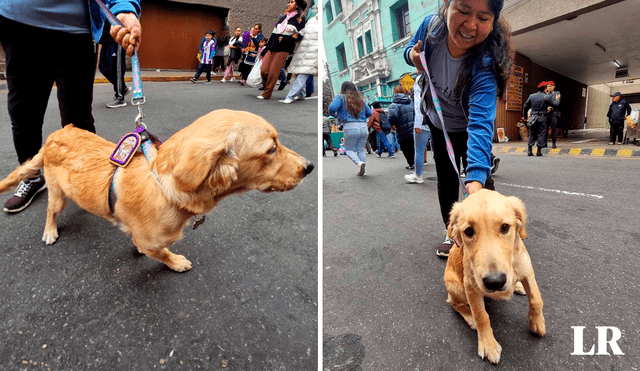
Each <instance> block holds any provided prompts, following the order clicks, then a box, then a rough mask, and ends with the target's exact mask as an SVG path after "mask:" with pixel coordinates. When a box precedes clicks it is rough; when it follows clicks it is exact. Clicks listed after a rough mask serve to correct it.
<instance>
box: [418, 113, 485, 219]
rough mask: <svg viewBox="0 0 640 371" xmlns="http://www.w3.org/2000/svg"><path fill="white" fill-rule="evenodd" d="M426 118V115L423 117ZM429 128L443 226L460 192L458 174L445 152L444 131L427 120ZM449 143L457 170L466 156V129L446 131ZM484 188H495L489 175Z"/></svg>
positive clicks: (467, 136)
mask: <svg viewBox="0 0 640 371" xmlns="http://www.w3.org/2000/svg"><path fill="white" fill-rule="evenodd" d="M425 119H426V117H425ZM429 129H431V149H432V150H433V161H434V162H435V164H436V175H437V178H438V182H437V187H438V201H439V202H440V213H441V214H442V221H443V222H444V224H445V226H446V225H448V224H449V213H450V212H451V208H452V207H453V204H454V203H456V202H458V194H459V193H460V182H459V180H458V174H456V170H455V169H454V167H453V164H452V163H451V160H450V159H449V154H448V152H447V145H446V142H445V139H444V133H443V132H442V130H440V129H438V128H436V127H435V126H433V124H431V122H429ZM447 134H448V135H449V139H450V140H451V145H452V146H453V153H454V154H455V161H456V166H457V167H458V170H460V165H461V162H462V160H463V158H465V162H466V157H467V140H468V138H469V134H468V133H467V132H466V131H462V132H456V133H451V132H447ZM484 188H487V189H490V190H495V186H494V183H493V179H491V175H489V176H488V177H487V179H486V180H485V184H484Z"/></svg>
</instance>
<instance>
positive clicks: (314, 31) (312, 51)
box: [280, 13, 318, 104]
mask: <svg viewBox="0 0 640 371" xmlns="http://www.w3.org/2000/svg"><path fill="white" fill-rule="evenodd" d="M300 33H301V34H302V35H303V36H304V38H303V39H302V41H300V45H298V49H296V53H295V54H294V56H293V60H292V61H291V65H290V66H289V72H291V73H294V74H295V75H296V79H295V80H294V81H293V85H292V86H291V89H289V94H287V97H286V98H285V99H284V100H282V101H280V102H282V103H285V104H288V103H291V102H293V101H295V100H303V99H305V98H306V97H307V96H309V95H310V94H311V93H313V92H309V95H307V93H308V92H307V85H308V84H307V82H308V80H309V79H311V80H312V81H313V76H314V75H317V74H318V14H317V13H316V15H315V16H314V17H312V18H311V19H309V20H308V21H307V24H306V25H305V27H304V29H303V30H302V31H300Z"/></svg>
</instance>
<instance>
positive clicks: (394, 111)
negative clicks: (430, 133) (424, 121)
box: [389, 85, 415, 170]
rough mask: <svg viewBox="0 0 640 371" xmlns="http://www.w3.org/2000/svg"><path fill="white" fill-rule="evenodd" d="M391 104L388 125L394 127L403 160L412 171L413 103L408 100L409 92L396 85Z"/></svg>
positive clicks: (413, 159)
mask: <svg viewBox="0 0 640 371" xmlns="http://www.w3.org/2000/svg"><path fill="white" fill-rule="evenodd" d="M393 93H394V96H393V103H391V106H389V123H391V126H395V127H396V136H397V137H398V144H400V149H401V150H402V154H403V155H404V158H405V159H406V160H407V164H408V166H407V169H411V170H413V167H414V161H415V158H414V157H415V156H414V148H413V121H414V111H413V102H412V101H411V98H409V92H408V91H407V89H405V88H404V87H403V86H402V85H398V86H396V87H395V88H394V89H393Z"/></svg>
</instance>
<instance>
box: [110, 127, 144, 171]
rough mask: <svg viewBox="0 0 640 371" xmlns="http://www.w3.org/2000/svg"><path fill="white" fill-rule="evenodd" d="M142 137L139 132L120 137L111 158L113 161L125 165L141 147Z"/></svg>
mask: <svg viewBox="0 0 640 371" xmlns="http://www.w3.org/2000/svg"><path fill="white" fill-rule="evenodd" d="M140 142H141V138H140V135H138V133H129V134H127V135H125V136H124V137H122V139H120V142H119V143H118V145H117V146H116V149H115V150H114V151H113V153H112V154H111V156H110V157H109V159H110V160H111V163H113V164H115V165H118V166H122V167H125V166H127V165H128V164H129V161H131V158H133V155H134V154H135V153H136V151H137V150H138V147H140Z"/></svg>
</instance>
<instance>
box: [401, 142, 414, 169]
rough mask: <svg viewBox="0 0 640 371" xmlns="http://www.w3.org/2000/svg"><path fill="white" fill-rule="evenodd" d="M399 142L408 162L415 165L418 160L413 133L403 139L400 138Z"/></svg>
mask: <svg viewBox="0 0 640 371" xmlns="http://www.w3.org/2000/svg"><path fill="white" fill-rule="evenodd" d="M398 144H399V145H400V149H401V150H402V154H403V155H404V158H405V159H406V160H407V164H408V165H409V166H414V165H415V162H416V158H415V157H416V156H415V152H416V150H415V146H414V143H413V135H410V136H408V137H406V138H403V139H402V140H398Z"/></svg>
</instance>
